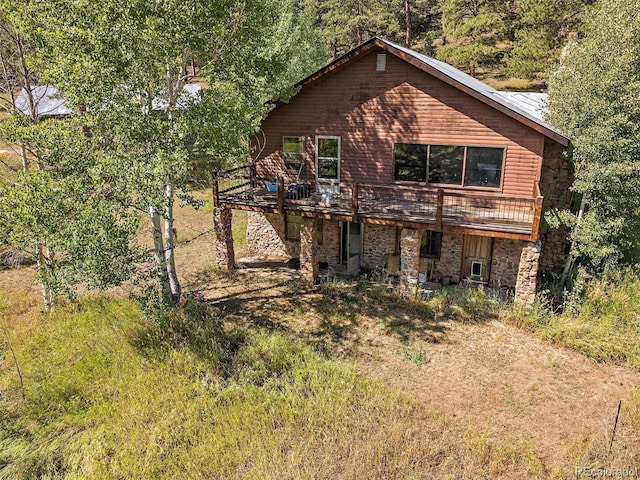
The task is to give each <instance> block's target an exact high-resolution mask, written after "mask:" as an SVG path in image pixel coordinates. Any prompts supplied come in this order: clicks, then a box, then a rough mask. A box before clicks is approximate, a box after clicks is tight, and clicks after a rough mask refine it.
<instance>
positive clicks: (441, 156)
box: [429, 145, 464, 185]
mask: <svg viewBox="0 0 640 480" xmlns="http://www.w3.org/2000/svg"><path fill="white" fill-rule="evenodd" d="M463 163H464V147H455V146H445V145H431V147H430V148H429V183H444V184H446V185H462V165H463Z"/></svg>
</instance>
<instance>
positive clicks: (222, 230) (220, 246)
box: [213, 207, 235, 269]
mask: <svg viewBox="0 0 640 480" xmlns="http://www.w3.org/2000/svg"><path fill="white" fill-rule="evenodd" d="M213 231H214V232H215V235H216V238H215V240H214V253H215V258H216V265H217V266H218V267H219V268H227V269H232V268H233V267H234V264H235V253H234V251H233V233H232V230H231V210H229V209H228V208H219V207H216V208H214V209H213Z"/></svg>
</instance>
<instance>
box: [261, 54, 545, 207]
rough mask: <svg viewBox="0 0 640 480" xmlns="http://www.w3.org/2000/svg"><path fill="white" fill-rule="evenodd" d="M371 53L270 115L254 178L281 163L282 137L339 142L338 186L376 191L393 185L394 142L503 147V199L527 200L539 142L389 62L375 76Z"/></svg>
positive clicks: (310, 162)
mask: <svg viewBox="0 0 640 480" xmlns="http://www.w3.org/2000/svg"><path fill="white" fill-rule="evenodd" d="M376 53H378V51H376V50H374V51H372V52H370V53H368V54H366V55H363V56H361V57H360V58H359V59H358V60H357V61H355V62H354V63H352V64H350V65H349V67H348V68H344V69H341V70H339V71H337V72H335V73H334V74H333V75H331V76H330V77H327V78H325V79H324V80H323V81H321V82H317V83H315V84H314V85H313V87H312V88H306V89H304V90H303V91H301V92H300V93H299V94H298V95H296V96H294V97H293V98H292V99H291V102H290V103H289V104H282V105H280V106H279V107H278V108H277V109H276V110H274V111H272V112H271V114H270V115H269V116H268V118H267V119H266V120H265V121H264V123H263V126H262V130H263V132H264V134H265V136H266V139H267V141H266V145H265V148H264V149H263V151H262V153H261V155H260V157H259V159H260V161H259V162H258V167H259V172H260V170H263V171H271V170H272V169H274V168H275V166H276V165H277V163H278V161H281V157H280V156H279V154H278V153H277V152H278V151H279V150H280V149H281V148H282V146H281V143H282V136H283V135H300V136H308V137H309V138H311V140H310V141H311V142H313V138H315V136H317V135H323V134H327V135H339V136H341V138H342V152H341V158H342V165H341V173H342V178H341V180H342V181H344V182H358V183H374V184H392V183H393V143H394V142H415V143H430V144H459V145H486V146H505V147H507V158H506V162H505V166H504V169H505V173H504V182H503V187H502V192H503V193H504V194H505V195H531V192H532V191H533V186H534V183H535V181H537V180H538V177H539V172H540V166H541V157H542V152H543V148H544V137H543V135H542V134H540V133H538V132H536V131H535V130H533V129H531V128H529V127H527V126H525V125H523V124H521V123H519V122H517V121H515V120H514V119H512V118H510V117H508V116H506V115H505V114H504V113H502V112H499V111H497V110H495V109H493V108H492V107H489V106H488V105H486V104H484V103H483V102H481V101H479V100H477V99H475V98H473V97H471V96H469V95H466V94H465V93H462V92H460V91H459V90H457V89H456V88H454V87H452V86H450V85H448V84H446V83H444V82H442V81H441V80H438V79H436V78H434V77H431V76H430V75H429V74H427V73H425V72H423V71H421V70H419V69H417V68H415V67H413V66H411V65H409V64H407V63H406V62H404V61H403V60H401V59H399V58H396V57H395V56H393V55H389V56H388V57H387V69H386V71H385V72H376V71H375V62H376ZM313 153H314V152H313V149H311V150H310V151H307V155H306V161H307V162H306V165H307V167H306V169H305V170H308V171H307V172H306V174H307V176H312V174H313V161H314V158H313V157H314V155H313ZM265 159H268V160H267V161H266V162H265V163H264V165H262V166H261V165H260V164H261V163H262V162H263V161H264V160H265ZM259 174H260V173H259Z"/></svg>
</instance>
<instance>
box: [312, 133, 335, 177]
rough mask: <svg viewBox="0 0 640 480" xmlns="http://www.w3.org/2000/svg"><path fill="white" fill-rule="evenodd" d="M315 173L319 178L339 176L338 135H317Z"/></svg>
mask: <svg viewBox="0 0 640 480" xmlns="http://www.w3.org/2000/svg"><path fill="white" fill-rule="evenodd" d="M316 175H317V177H318V179H319V180H338V179H339V178H340V137H317V139H316Z"/></svg>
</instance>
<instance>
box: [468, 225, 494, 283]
mask: <svg viewBox="0 0 640 480" xmlns="http://www.w3.org/2000/svg"><path fill="white" fill-rule="evenodd" d="M492 254H493V238H491V237H480V236H477V235H465V236H464V242H463V245H462V275H461V278H462V279H465V278H466V279H470V280H473V281H475V282H483V283H488V282H489V275H490V273H491V256H492Z"/></svg>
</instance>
